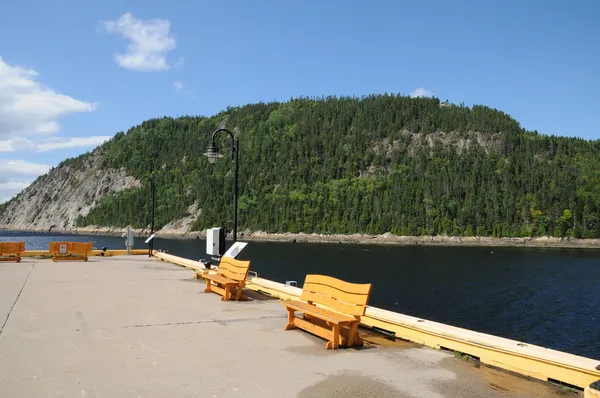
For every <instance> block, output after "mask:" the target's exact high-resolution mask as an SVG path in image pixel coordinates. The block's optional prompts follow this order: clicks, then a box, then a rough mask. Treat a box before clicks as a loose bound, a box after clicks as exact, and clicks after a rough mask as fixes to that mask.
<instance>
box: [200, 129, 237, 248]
mask: <svg viewBox="0 0 600 398" xmlns="http://www.w3.org/2000/svg"><path fill="white" fill-rule="evenodd" d="M221 131H223V132H226V133H227V134H229V137H230V138H231V159H232V160H233V161H234V172H233V173H234V174H233V242H234V243H235V242H236V241H237V208H238V153H239V141H238V139H237V138H235V137H234V136H233V133H232V132H231V131H229V130H227V129H217V130H215V132H214V133H213V135H212V140H211V142H210V143H209V144H208V146H207V147H206V152H204V156H206V157H207V158H208V163H210V164H215V163H217V160H219V158H222V157H223V155H222V154H220V153H219V148H218V147H217V143H216V141H215V136H216V135H217V133H219V132H221Z"/></svg>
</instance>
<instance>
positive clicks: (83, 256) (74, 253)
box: [48, 242, 92, 261]
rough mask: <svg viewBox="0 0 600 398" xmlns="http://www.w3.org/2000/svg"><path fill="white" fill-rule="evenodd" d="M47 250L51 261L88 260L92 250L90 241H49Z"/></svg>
mask: <svg viewBox="0 0 600 398" xmlns="http://www.w3.org/2000/svg"><path fill="white" fill-rule="evenodd" d="M48 251H49V252H50V254H52V261H58V260H84V261H87V260H88V254H89V253H91V252H92V242H50V245H49V247H48Z"/></svg>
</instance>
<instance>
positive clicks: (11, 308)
mask: <svg viewBox="0 0 600 398" xmlns="http://www.w3.org/2000/svg"><path fill="white" fill-rule="evenodd" d="M36 264H37V260H36V261H35V262H34V263H33V264H32V265H31V268H30V269H29V273H28V274H27V278H25V282H23V286H21V290H19V294H17V298H16V299H15V302H14V303H12V305H11V306H10V310H9V311H8V315H6V319H5V320H4V323H3V324H2V328H0V336H2V333H3V332H4V327H5V326H6V324H7V323H8V319H9V318H10V314H12V312H13V308H15V305H17V301H19V298H20V297H21V293H23V289H25V285H26V284H27V281H28V280H29V277H30V276H31V272H33V269H34V268H35V265H36Z"/></svg>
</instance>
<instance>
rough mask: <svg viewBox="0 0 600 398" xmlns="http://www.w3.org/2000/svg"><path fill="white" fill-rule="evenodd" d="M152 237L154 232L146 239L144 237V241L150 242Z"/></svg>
mask: <svg viewBox="0 0 600 398" xmlns="http://www.w3.org/2000/svg"><path fill="white" fill-rule="evenodd" d="M152 239H154V234H152V235H150V236H149V237H148V239H146V240H145V241H144V243H148V242H150V241H151V240H152Z"/></svg>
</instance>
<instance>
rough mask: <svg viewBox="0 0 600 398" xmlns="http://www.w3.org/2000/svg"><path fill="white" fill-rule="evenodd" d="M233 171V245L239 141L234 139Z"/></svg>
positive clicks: (235, 220) (236, 203) (236, 207)
mask: <svg viewBox="0 0 600 398" xmlns="http://www.w3.org/2000/svg"><path fill="white" fill-rule="evenodd" d="M234 151H235V155H234V156H235V166H234V167H235V171H234V174H233V243H235V242H237V213H238V155H239V152H240V145H239V140H238V139H237V138H236V139H235V147H234Z"/></svg>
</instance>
